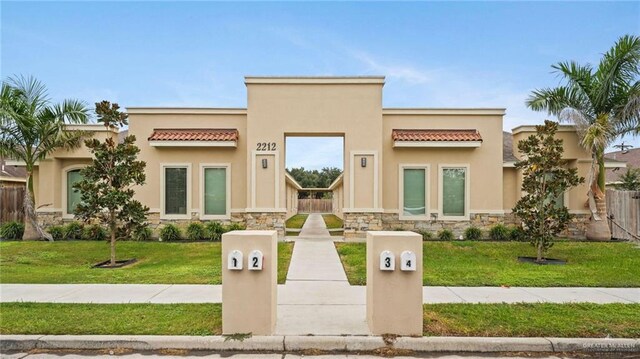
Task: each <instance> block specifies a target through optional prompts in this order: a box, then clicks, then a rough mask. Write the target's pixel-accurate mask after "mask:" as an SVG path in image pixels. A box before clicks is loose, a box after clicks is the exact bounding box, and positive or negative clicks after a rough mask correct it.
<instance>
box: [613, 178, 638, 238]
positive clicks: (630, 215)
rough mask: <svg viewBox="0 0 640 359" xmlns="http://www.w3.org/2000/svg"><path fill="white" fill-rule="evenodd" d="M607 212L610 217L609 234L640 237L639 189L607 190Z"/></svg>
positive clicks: (622, 236)
mask: <svg viewBox="0 0 640 359" xmlns="http://www.w3.org/2000/svg"><path fill="white" fill-rule="evenodd" d="M606 197H607V212H608V213H609V217H610V218H611V222H610V224H611V236H612V237H613V238H618V239H628V240H638V239H640V191H614V190H607V195H606Z"/></svg>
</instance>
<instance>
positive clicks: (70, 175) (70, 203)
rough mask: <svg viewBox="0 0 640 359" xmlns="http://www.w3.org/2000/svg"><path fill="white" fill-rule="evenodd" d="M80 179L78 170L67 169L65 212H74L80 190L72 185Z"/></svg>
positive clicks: (79, 196)
mask: <svg viewBox="0 0 640 359" xmlns="http://www.w3.org/2000/svg"><path fill="white" fill-rule="evenodd" d="M80 181H82V175H81V174H80V170H79V169H77V170H71V171H67V214H74V212H75V210H76V206H77V205H78V204H79V203H80V199H81V195H80V191H78V190H77V189H74V188H73V185H74V184H76V183H78V182H80Z"/></svg>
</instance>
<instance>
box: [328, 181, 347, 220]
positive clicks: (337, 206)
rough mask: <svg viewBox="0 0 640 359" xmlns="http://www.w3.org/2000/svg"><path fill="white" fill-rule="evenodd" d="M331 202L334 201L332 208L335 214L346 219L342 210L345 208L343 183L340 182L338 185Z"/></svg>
mask: <svg viewBox="0 0 640 359" xmlns="http://www.w3.org/2000/svg"><path fill="white" fill-rule="evenodd" d="M331 200H332V204H331V208H332V211H333V214H335V215H336V216H338V217H339V218H340V219H342V218H344V214H343V212H342V209H343V208H344V186H343V182H340V184H338V185H336V187H335V188H334V190H333V194H332V198H331Z"/></svg>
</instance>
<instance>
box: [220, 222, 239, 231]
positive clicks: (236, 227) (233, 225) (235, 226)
mask: <svg viewBox="0 0 640 359" xmlns="http://www.w3.org/2000/svg"><path fill="white" fill-rule="evenodd" d="M242 230H244V226H243V225H242V224H240V223H236V222H234V223H231V224H229V225H228V226H226V227H225V231H224V232H225V233H227V232H231V231H242Z"/></svg>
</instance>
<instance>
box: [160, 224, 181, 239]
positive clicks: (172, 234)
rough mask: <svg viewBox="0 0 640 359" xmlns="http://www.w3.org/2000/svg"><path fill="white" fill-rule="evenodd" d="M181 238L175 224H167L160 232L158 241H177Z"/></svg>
mask: <svg viewBox="0 0 640 359" xmlns="http://www.w3.org/2000/svg"><path fill="white" fill-rule="evenodd" d="M181 237H182V234H181V233H180V228H178V227H177V226H176V225H175V224H171V223H169V224H167V225H165V226H164V227H162V229H161V230H160V240H161V241H177V240H179V239H180V238H181Z"/></svg>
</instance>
